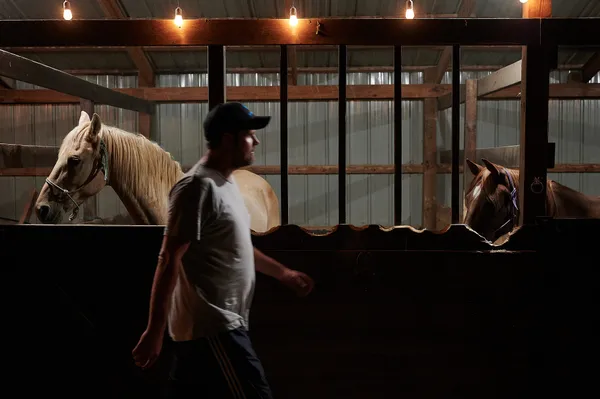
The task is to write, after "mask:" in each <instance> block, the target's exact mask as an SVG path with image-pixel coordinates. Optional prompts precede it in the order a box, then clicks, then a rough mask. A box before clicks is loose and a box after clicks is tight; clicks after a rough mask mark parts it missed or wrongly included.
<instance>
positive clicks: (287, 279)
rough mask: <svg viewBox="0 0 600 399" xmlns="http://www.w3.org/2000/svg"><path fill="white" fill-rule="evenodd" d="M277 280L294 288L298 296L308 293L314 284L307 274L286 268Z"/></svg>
mask: <svg viewBox="0 0 600 399" xmlns="http://www.w3.org/2000/svg"><path fill="white" fill-rule="evenodd" d="M279 281H281V283H283V284H284V285H286V286H288V287H289V288H291V289H292V290H294V291H295V292H296V294H297V295H298V296H306V295H308V294H309V293H310V292H311V291H312V289H313V287H314V285H315V282H314V281H313V279H311V278H310V277H309V276H307V275H306V274H304V273H302V272H299V271H297V270H292V269H286V270H285V271H284V272H283V275H282V276H281V278H280V280H279Z"/></svg>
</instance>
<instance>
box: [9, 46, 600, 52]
mask: <svg viewBox="0 0 600 399" xmlns="http://www.w3.org/2000/svg"><path fill="white" fill-rule="evenodd" d="M130 48H131V47H128V46H72V47H65V46H50V47H32V46H26V47H3V49H4V50H6V51H10V52H11V53H64V52H80V51H81V52H118V51H127V50H128V49H130ZM294 48H295V49H296V51H297V52H311V51H337V46H334V45H328V44H325V45H309V46H306V45H295V46H294ZM403 48H406V49H411V50H430V51H443V50H444V49H445V48H446V47H445V46H403ZM141 49H142V50H143V51H144V52H152V53H161V52H206V51H208V47H207V46H142V47H141ZM347 49H348V51H372V50H389V51H393V50H394V47H393V46H348V47H347ZM577 49H580V50H591V51H595V50H596V48H593V49H590V48H589V47H579V48H577ZM461 50H464V51H486V52H496V51H497V52H507V51H508V52H510V51H521V46H511V45H498V46H488V45H483V46H461ZM275 51H279V47H278V46H275V45H273V46H261V45H254V46H227V52H275Z"/></svg>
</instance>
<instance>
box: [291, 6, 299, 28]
mask: <svg viewBox="0 0 600 399" xmlns="http://www.w3.org/2000/svg"><path fill="white" fill-rule="evenodd" d="M296 25H298V16H297V12H296V7H294V6H292V8H290V26H296Z"/></svg>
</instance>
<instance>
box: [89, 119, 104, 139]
mask: <svg viewBox="0 0 600 399" xmlns="http://www.w3.org/2000/svg"><path fill="white" fill-rule="evenodd" d="M101 126H102V121H100V117H99V116H98V114H97V113H95V112H94V115H93V116H92V122H91V123H90V129H89V130H88V137H87V138H88V140H90V141H93V140H96V137H97V136H98V133H100V127H101Z"/></svg>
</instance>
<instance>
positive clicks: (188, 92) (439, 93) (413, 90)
mask: <svg viewBox="0 0 600 399" xmlns="http://www.w3.org/2000/svg"><path fill="white" fill-rule="evenodd" d="M461 86H462V85H461ZM113 91H115V92H119V93H123V94H127V95H131V96H136V97H139V98H141V99H144V100H148V101H151V102H153V103H194V102H208V88H207V87H152V88H132V89H113ZM451 91H452V86H451V85H446V84H440V85H435V84H407V85H402V99H403V100H423V99H426V98H439V99H440V101H439V102H440V103H442V102H444V101H446V98H447V96H451V95H452V94H451ZM288 92H289V93H288V95H289V100H290V101H331V100H337V99H338V87H337V86H325V85H323V86H320V85H315V86H290V87H289V88H288ZM226 93H227V98H228V100H231V101H279V86H228V87H227V88H226ZM520 93H521V90H520V87H519V86H513V87H509V88H506V89H503V90H500V91H497V92H495V93H492V94H488V95H487V96H484V97H480V98H479V99H478V100H479V101H496V100H514V101H517V100H520ZM346 95H347V99H348V101H359V100H393V99H394V85H348V86H347V93H346ZM448 98H449V97H448ZM550 98H551V99H554V100H568V99H600V84H598V83H587V84H586V83H579V82H572V83H558V84H551V85H550ZM0 103H4V104H78V103H79V97H77V96H73V95H69V94H65V93H59V92H57V91H54V90H46V89H37V90H36V89H33V90H9V89H0ZM96 104H103V103H102V102H101V103H96ZM450 105H451V104H450ZM437 106H438V105H437V104H436V107H437ZM444 106H448V104H447V103H445V105H444Z"/></svg>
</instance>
